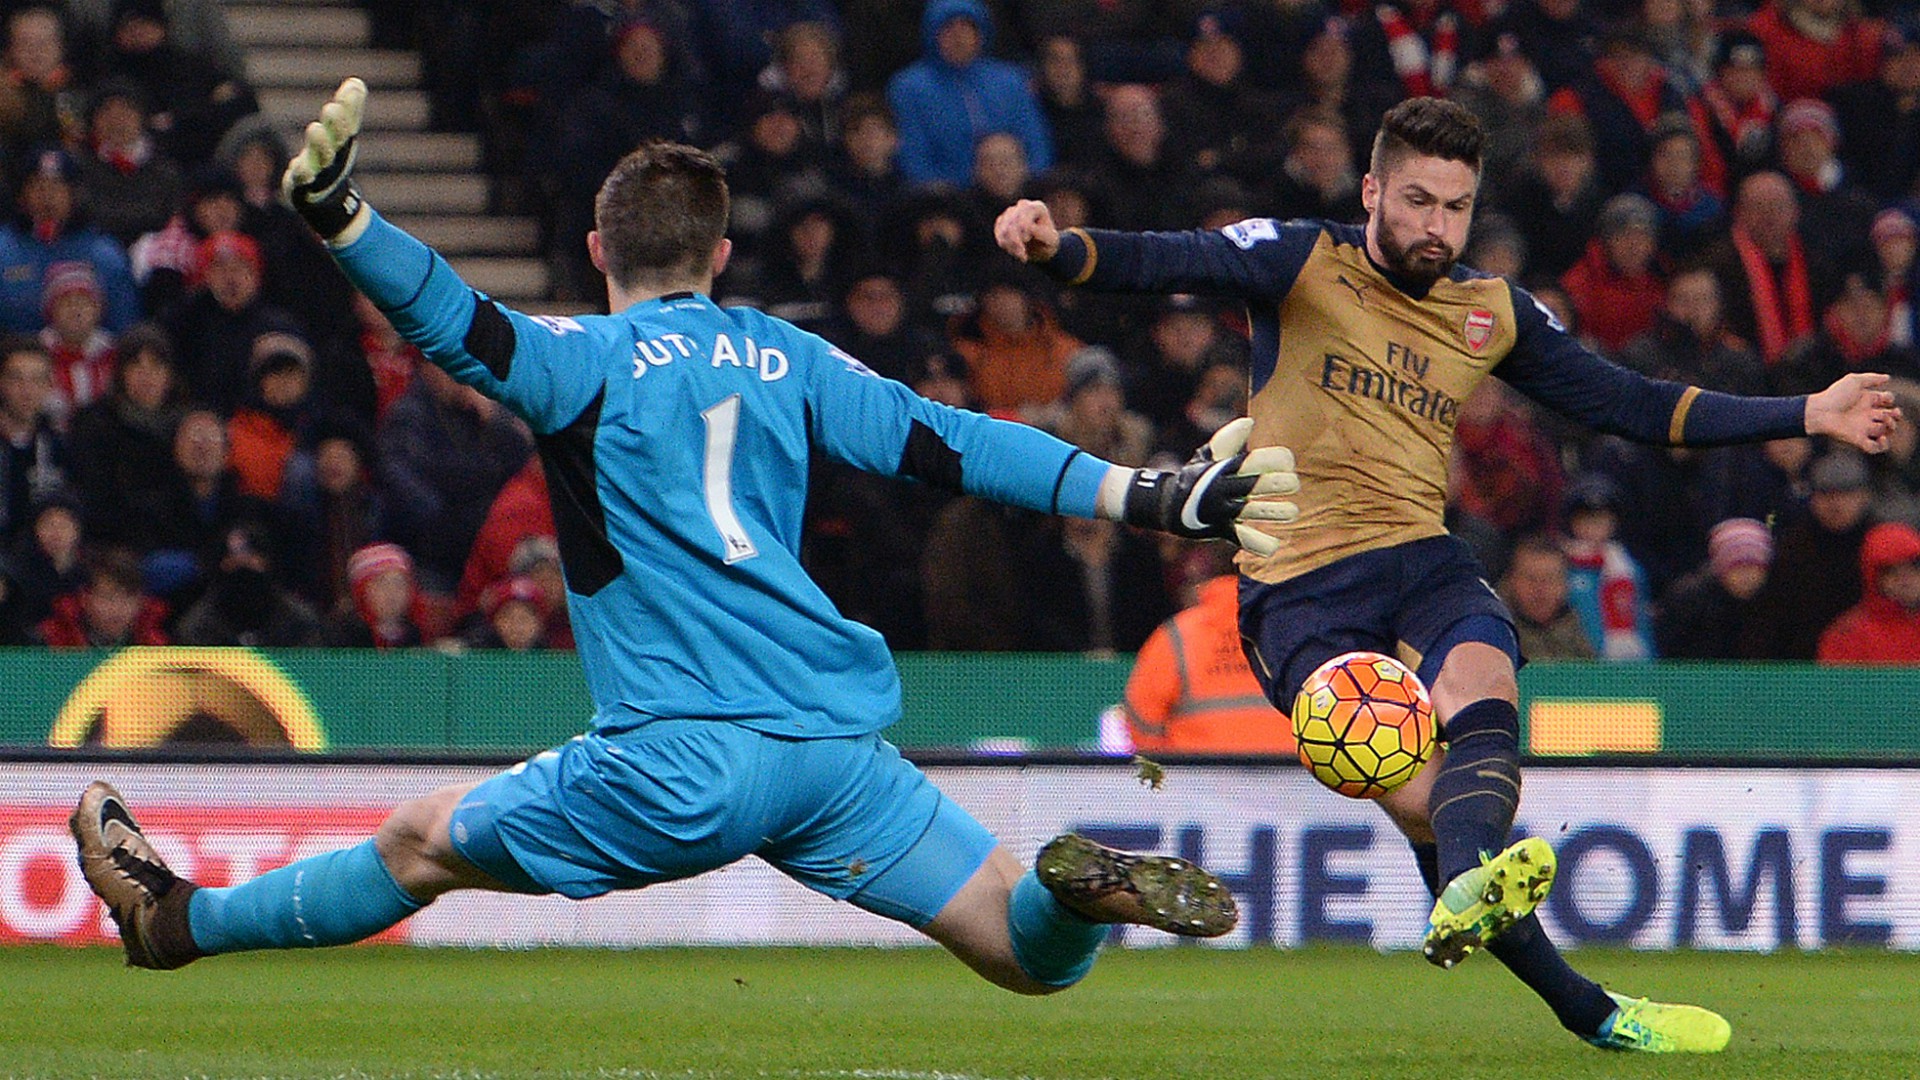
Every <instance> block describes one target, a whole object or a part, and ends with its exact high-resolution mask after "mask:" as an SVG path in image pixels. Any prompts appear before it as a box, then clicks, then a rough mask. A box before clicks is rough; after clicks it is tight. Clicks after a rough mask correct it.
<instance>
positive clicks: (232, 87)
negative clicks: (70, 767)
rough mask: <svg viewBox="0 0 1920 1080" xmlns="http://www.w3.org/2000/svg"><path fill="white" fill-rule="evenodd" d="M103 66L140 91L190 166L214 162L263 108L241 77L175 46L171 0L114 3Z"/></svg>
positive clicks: (171, 150)
mask: <svg viewBox="0 0 1920 1080" xmlns="http://www.w3.org/2000/svg"><path fill="white" fill-rule="evenodd" d="M102 66H103V67H105V68H106V69H107V70H109V71H112V72H113V73H114V74H115V75H116V76H118V77H121V78H125V79H128V80H130V81H132V82H133V84H134V85H136V86H138V87H139V88H140V91H141V93H142V94H143V95H144V96H145V99H146V101H147V103H148V106H149V108H151V109H152V115H151V117H150V123H151V125H152V127H153V130H154V131H155V132H156V133H157V134H158V135H159V137H160V141H161V143H162V145H163V146H164V147H165V149H166V151H167V152H168V154H170V155H171V156H172V157H173V159H174V160H176V161H179V162H181V163H182V164H183V165H184V166H186V167H187V168H193V167H196V166H198V165H200V164H202V163H204V162H206V161H207V160H208V159H209V158H211V157H212V156H213V151H214V147H215V146H216V145H217V144H218V143H219V141H220V136H221V135H222V134H224V133H225V132H226V130H227V129H228V128H229V127H232V126H233V123H234V121H236V120H238V119H240V118H241V117H243V116H246V115H247V114H249V113H252V112H256V111H258V110H259V107H260V106H259V102H258V101H256V100H255V99H254V96H253V91H252V90H251V89H249V88H248V87H247V85H246V83H245V82H243V81H241V79H240V77H239V75H238V74H237V73H228V72H225V71H222V70H221V69H220V68H219V67H216V66H215V65H214V64H213V63H210V62H209V61H207V60H206V59H205V58H204V57H201V56H198V55H196V54H194V53H191V52H186V51H183V50H181V49H180V48H177V47H176V46H175V43H174V41H173V24H172V18H171V16H170V14H169V13H168V11H167V4H166V2H165V0H113V14H112V17H111V19H110V21H109V23H108V28H107V49H106V55H105V56H104V57H103V65H102Z"/></svg>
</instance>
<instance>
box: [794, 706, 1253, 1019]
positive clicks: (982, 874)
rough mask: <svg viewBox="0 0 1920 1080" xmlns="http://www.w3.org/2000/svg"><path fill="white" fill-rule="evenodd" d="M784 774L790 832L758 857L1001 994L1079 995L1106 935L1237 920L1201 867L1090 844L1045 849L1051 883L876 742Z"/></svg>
mask: <svg viewBox="0 0 1920 1080" xmlns="http://www.w3.org/2000/svg"><path fill="white" fill-rule="evenodd" d="M783 764H784V765H785V768H784V769H783V770H782V774H781V777H780V781H781V782H780V791H781V793H782V797H783V799H785V800H786V801H787V802H789V803H790V804H791V805H792V807H793V809H792V812H791V814H790V815H789V816H790V817H791V819H792V822H793V825H792V827H791V828H779V829H775V830H773V831H771V832H770V833H769V836H770V841H769V843H768V844H767V845H766V846H764V847H762V848H761V849H760V850H759V854H760V856H761V857H762V858H764V859H766V860H767V861H768V862H769V863H771V864H772V865H774V866H775V867H777V868H778V869H780V870H781V871H783V872H785V873H787V874H789V875H791V876H792V877H793V878H794V879H795V880H797V881H799V882H800V883H801V884H804V885H806V886H807V887H809V888H811V889H814V890H815V891H817V892H821V893H824V894H826V895H828V896H833V897H836V898H838V899H844V900H847V901H849V902H851V903H853V904H855V905H857V906H859V907H862V908H865V909H866V910H868V911H871V912H874V913H875V914H879V915H884V916H886V917H888V918H891V919H896V920H898V921H900V922H903V923H905V924H907V925H908V926H911V927H914V928H915V929H917V930H920V931H921V932H923V933H925V934H927V935H928V936H929V937H931V938H933V939H934V940H935V941H938V942H939V943H940V944H942V945H944V946H946V947H947V948H948V949H949V950H950V951H952V952H953V953H954V955H955V956H957V957H958V958H959V959H960V960H961V961H962V962H963V963H965V964H966V965H967V966H968V967H970V968H972V969H973V970H974V971H976V972H978V973H979V974H980V975H982V976H983V977H985V978H986V979H988V980H989V981H991V982H993V983H994V984H995V985H997V986H1002V987H1005V988H1007V989H1009V990H1013V991H1016V992H1019V993H1027V994H1045V993H1052V992H1054V991H1056V990H1062V989H1065V988H1066V987H1068V986H1071V985H1073V984H1074V983H1076V982H1078V981H1079V980H1080V979H1081V978H1083V977H1084V976H1085V975H1086V973H1087V971H1088V970H1089V969H1090V968H1091V967H1092V965H1093V960H1094V954H1095V953H1096V952H1097V951H1098V950H1099V947H1100V942H1101V941H1103V940H1104V939H1105V938H1106V934H1107V924H1110V923H1115V922H1131V923H1139V924H1142V925H1150V926H1156V927H1158V928H1160V929H1166V930H1170V931H1175V932H1183V933H1203V932H1204V933H1207V934H1220V933H1225V932H1227V931H1228V930H1231V929H1232V928H1233V925H1234V923H1235V921H1236V919H1237V914H1236V913H1235V911H1234V909H1233V900H1232V894H1231V892H1230V891H1229V890H1228V889H1227V888H1226V887H1225V886H1223V885H1221V884H1220V883H1219V881H1217V880H1216V879H1214V878H1213V876H1212V875H1210V874H1207V873H1206V872H1205V871H1203V870H1200V869H1199V868H1198V867H1195V866H1193V865H1192V864H1190V863H1187V862H1185V861H1184V860H1180V859H1168V858H1163V857H1159V856H1145V855H1131V854H1128V853H1126V852H1119V851H1114V850H1112V849H1110V848H1104V847H1101V846H1099V845H1097V844H1093V843H1092V842H1090V841H1087V840H1085V839H1084V838H1081V837H1068V838H1059V839H1057V840H1056V841H1055V842H1054V843H1052V844H1049V845H1048V846H1047V848H1045V849H1043V851H1042V855H1041V859H1040V866H1041V868H1042V869H1043V870H1047V871H1049V873H1048V874H1047V875H1046V878H1048V879H1050V880H1047V881H1046V882H1045V883H1043V876H1042V875H1041V874H1039V873H1036V872H1034V871H1030V870H1025V869H1024V868H1022V867H1021V866H1020V865H1019V863H1018V862H1017V861H1016V860H1015V859H1014V858H1013V856H1012V855H1011V854H1010V853H1008V852H1007V850H1006V849H1005V848H1003V847H1001V846H1000V845H999V844H998V843H997V842H996V841H995V840H994V838H993V835H992V834H991V833H989V832H988V831H987V829H986V827H985V826H983V825H981V824H980V823H979V822H978V821H977V820H975V819H974V818H973V816H972V815H971V814H968V813H967V812H966V811H965V810H964V809H962V808H961V807H960V806H959V804H957V803H955V802H954V801H953V800H951V799H949V798H947V796H946V795H945V794H944V793H942V792H941V791H940V790H939V789H938V788H936V787H934V785H933V783H932V782H931V781H930V780H928V779H927V777H926V775H925V774H924V773H922V772H921V771H920V770H919V769H917V768H915V767H914V766H913V765H912V764H911V763H910V762H907V761H905V760H904V759H902V758H901V757H900V754H899V751H898V750H896V749H895V748H894V747H893V746H892V745H891V744H889V743H887V742H886V741H885V740H883V739H880V738H879V737H878V736H869V737H863V738H854V739H819V740H805V741H802V742H800V743H798V744H794V745H793V747H792V749H791V750H789V751H788V752H787V753H786V755H785V761H784V762H783ZM779 816H780V815H777V814H776V815H775V818H776V819H777V818H778V817H779ZM1196 924H1198V925H1196Z"/></svg>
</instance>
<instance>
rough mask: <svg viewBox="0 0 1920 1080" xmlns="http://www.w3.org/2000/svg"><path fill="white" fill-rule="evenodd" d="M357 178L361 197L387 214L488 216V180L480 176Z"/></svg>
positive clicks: (385, 175)
mask: <svg viewBox="0 0 1920 1080" xmlns="http://www.w3.org/2000/svg"><path fill="white" fill-rule="evenodd" d="M368 141H369V142H371V141H372V140H371V139H369V140H368ZM354 176H355V177H356V178H357V182H358V183H359V185H360V192H361V194H363V195H365V196H366V197H367V201H368V202H371V203H372V204H373V205H374V206H375V207H376V208H377V209H379V210H380V211H381V212H383V213H388V212H390V213H395V214H400V213H415V214H484V213H486V212H487V178H486V177H484V176H481V175H479V174H477V173H399V172H373V173H361V172H358V171H356V172H355V173H354Z"/></svg>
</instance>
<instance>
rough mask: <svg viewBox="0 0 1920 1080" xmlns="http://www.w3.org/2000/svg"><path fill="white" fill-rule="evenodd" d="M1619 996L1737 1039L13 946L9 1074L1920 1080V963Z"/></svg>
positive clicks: (1672, 979) (753, 962) (1348, 1014)
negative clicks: (167, 969) (1717, 1018)
mask: <svg viewBox="0 0 1920 1080" xmlns="http://www.w3.org/2000/svg"><path fill="white" fill-rule="evenodd" d="M1576 960H1577V962H1578V964H1579V966H1581V967H1582V968H1583V969H1585V970H1587V971H1589V972H1590V973H1591V974H1593V975H1595V976H1597V977H1599V978H1601V979H1602V980H1603V981H1605V982H1607V983H1608V984H1609V985H1610V986H1613V987H1614V988H1616V989H1620V990H1623V991H1632V992H1635V993H1643V992H1644V993H1650V994H1653V995H1654V996H1656V997H1665V998H1668V999H1678V1000H1688V1001H1699V1002H1704V1003H1707V1004H1710V1005H1713V1006H1715V1007H1717V1008H1719V1009H1721V1010H1722V1011H1724V1012H1725V1013H1726V1014H1727V1015H1728V1017H1729V1018H1730V1019H1731V1020H1732V1021H1733V1027H1734V1042H1733V1045H1732V1047H1731V1048H1730V1049H1729V1051H1728V1052H1727V1053H1725V1054H1722V1055H1719V1056H1717V1057H1712V1058H1689V1059H1677V1058H1656V1057H1638V1056H1633V1057H1630V1056H1627V1055H1618V1054H1604V1053H1601V1052H1600V1051H1597V1050H1593V1049H1590V1048H1588V1047H1587V1046H1585V1045H1584V1044H1582V1043H1579V1042H1577V1041H1575V1040H1574V1039H1573V1038H1572V1037H1571V1036H1569V1035H1567V1034H1565V1033H1564V1032H1562V1031H1561V1030H1560V1028H1559V1027H1558V1026H1557V1025H1556V1024H1555V1023H1554V1022H1553V1019H1552V1017H1551V1016H1550V1015H1549V1014H1548V1013H1547V1010H1546V1009H1545V1008H1544V1007H1543V1006H1541V1005H1540V1004H1539V1003H1538V1002H1537V1001H1535V1000H1534V999H1533V998H1532V997H1531V996H1530V995H1529V994H1528V993H1527V992H1526V991H1525V990H1524V989H1522V988H1521V987H1520V986H1519V984H1518V983H1516V982H1515V981H1514V980H1513V979H1511V978H1510V977H1509V976H1508V975H1507V974H1506V973H1505V972H1504V971H1503V970H1501V969H1500V967H1499V965H1498V964H1496V963H1494V962H1492V961H1491V960H1490V959H1489V958H1486V957H1478V958H1475V960H1474V961H1473V962H1472V963H1470V964H1468V965H1466V966H1465V967H1463V968H1461V969H1458V970H1456V971H1452V972H1441V971H1438V970H1434V969H1431V968H1429V967H1428V966H1427V965H1426V964H1424V963H1422V962H1421V961H1420V960H1419V958H1418V957H1417V956H1414V955H1412V954H1408V953H1400V954H1394V955H1387V956H1380V955H1376V954H1375V953H1373V952H1370V951H1366V950H1360V949H1344V948H1314V949H1305V950H1300V951H1292V952H1280V951H1273V950H1255V951H1251V952H1237V953H1236V952H1215V951H1210V950H1202V949H1168V950H1145V951H1134V952H1126V951H1115V952H1110V953H1108V954H1107V955H1106V956H1105V957H1103V959H1102V962H1101V963H1100V965H1099V966H1098V967H1097V968H1095V970H1094V973H1093V975H1092V977H1090V978H1089V979H1088V980H1087V981H1086V982H1085V983H1084V984H1082V985H1081V986H1080V987H1078V988H1076V989H1074V990H1072V991H1069V992H1067V993H1065V994H1060V995H1057V996H1054V997H1051V998H1044V999H1033V998H1021V997H1016V996H1014V995H1012V994H1007V993H1004V992H1001V991H998V990H994V989H993V988H991V987H989V986H988V985H987V984H985V983H984V982H981V981H980V980H978V979H975V978H974V977H973V976H971V975H970V974H969V973H967V972H966V971H965V970H964V969H962V968H961V967H960V965H959V964H958V963H957V962H955V961H953V960H952V959H950V958H948V957H947V956H945V955H944V954H942V953H939V952H937V951H935V950H931V949H905V950H786V949H764V950H756V949H741V950H732V949H728V950H722V949H696V950H687V949H672V950H643V951H637V952H612V951H570V950H546V951H527V952H491V951H486V952H468V951H460V950H407V949H400V948H358V949H342V950H331V951H326V952H318V953H276V954H256V955H248V956H232V957H221V958H217V959H214V960H211V961H205V962H202V963H199V964H195V965H194V966H193V967H191V968H188V969H186V970H184V971H179V972H173V973H156V972H146V971H130V970H127V969H124V968H122V967H121V966H120V958H119V955H118V953H117V952H109V951H107V950H105V949H87V950H68V949H54V948H30V949H4V950H0V1077H5V1078H9V1080H26V1078H29V1077H31V1078H35V1080H40V1078H61V1080H65V1078H70V1077H73V1078H78V1077H101V1078H113V1080H120V1078H128V1080H132V1078H146V1077H175V1078H180V1077H193V1078H201V1077H207V1078H214V1080H237V1078H243V1077H245V1078H252V1077H271V1078H274V1080H291V1078H307V1077H345V1078H355V1080H358V1078H372V1077H382V1078H384V1077H405V1078H417V1080H427V1078H431V1077H442V1078H448V1080H453V1078H459V1080H489V1078H494V1077H502V1078H504V1077H521V1076H527V1077H579V1078H653V1077H662V1078H687V1080H703V1078H733V1077H740V1078H768V1080H782V1078H791V1080H802V1078H814V1077H821V1078H845V1080H1013V1078H1019V1077H1026V1078H1033V1080H1069V1078H1073V1080H1081V1078H1085V1080H1094V1078H1139V1080H1174V1078H1181V1077H1196V1078H1206V1080H1226V1078H1234V1077H1306V1078H1312V1080H1333V1078H1344V1077H1353V1078H1369V1080H1371V1078H1387V1077H1433V1078H1444V1080H1478V1078H1482V1077H1486V1078H1502V1080H1506V1078H1511V1080H1534V1078H1548V1080H1560V1078H1578V1077H1658V1078H1661V1080H1666V1078H1669V1077H1741V1078H1754V1077H1765V1078H1786V1077H1808V1078H1815V1077H1817V1078H1820V1080H1846V1078H1868V1077H1875V1078H1877V1077H1903V1078H1906V1077H1914V1076H1917V1075H1920V996H1916V993H1915V990H1914V988H1915V987H1916V986H1920V956H1915V955H1894V954H1879V953H1814V954H1781V955H1773V956H1756V955H1747V954H1718V953H1680V954H1633V953H1622V952H1610V951H1601V952H1596V951H1593V950H1588V951H1585V952H1582V953H1580V954H1578V955H1577V957H1576Z"/></svg>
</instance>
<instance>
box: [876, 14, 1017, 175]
mask: <svg viewBox="0 0 1920 1080" xmlns="http://www.w3.org/2000/svg"><path fill="white" fill-rule="evenodd" d="M921 32H922V35H923V37H924V40H925V43H926V52H925V54H924V55H922V56H921V58H920V59H919V60H916V61H914V62H913V63H912V64H910V65H908V66H907V68H906V69H905V70H903V71H901V72H900V73H899V74H898V75H895V76H894V77H893V81H892V82H891V83H889V84H888V85H887V103H888V104H889V105H891V106H893V115H894V119H895V120H897V121H898V122H899V125H900V172H901V174H902V175H904V176H905V177H906V179H907V181H908V182H909V183H912V184H927V183H933V182H936V181H940V182H945V183H948V184H952V185H953V186H954V187H960V188H964V187H966V186H967V184H968V182H969V181H970V180H971V178H972V174H973V148H974V146H975V145H976V144H977V143H979V141H980V139H981V138H982V137H983V136H986V135H990V134H993V133H994V132H998V131H1005V132H1009V133H1011V134H1012V135H1013V136H1014V137H1015V138H1018V139H1019V140H1020V145H1021V146H1022V147H1023V148H1025V150H1026V152H1027V167H1028V168H1029V169H1030V170H1031V171H1032V172H1034V173H1042V172H1045V171H1046V170H1047V168H1048V167H1049V166H1051V165H1052V164H1053V142H1052V140H1051V139H1050V138H1049V137H1048V135H1047V122H1046V119H1045V118H1044V117H1043V116H1042V115H1041V113H1040V102H1039V99H1038V98H1037V97H1036V96H1035V95H1034V92H1033V86H1032V82H1031V79H1030V78H1029V76H1028V73H1027V71H1026V70H1025V69H1024V68H1022V67H1020V66H1019V65H1018V64H1013V63H1009V62H1007V61H1005V60H995V59H993V58H991V57H988V56H987V55H986V49H987V45H988V44H989V42H990V41H991V40H992V36H993V20H992V19H991V18H989V17H988V14H987V8H986V5H985V4H984V3H982V2H981V0H931V2H930V3H928V4H927V11H926V16H925V18H923V19H922V20H921Z"/></svg>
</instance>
